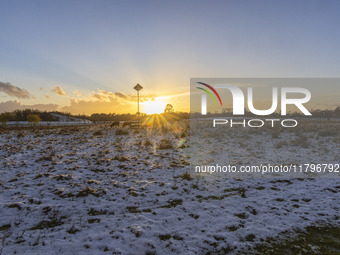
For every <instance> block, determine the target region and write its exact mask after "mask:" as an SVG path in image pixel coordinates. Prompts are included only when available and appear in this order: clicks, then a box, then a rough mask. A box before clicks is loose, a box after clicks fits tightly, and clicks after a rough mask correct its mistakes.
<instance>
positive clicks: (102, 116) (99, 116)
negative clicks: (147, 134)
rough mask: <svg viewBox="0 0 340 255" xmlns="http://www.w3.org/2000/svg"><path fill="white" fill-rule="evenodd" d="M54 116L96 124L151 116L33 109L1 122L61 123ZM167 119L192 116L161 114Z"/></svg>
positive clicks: (0, 118)
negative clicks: (34, 119)
mask: <svg viewBox="0 0 340 255" xmlns="http://www.w3.org/2000/svg"><path fill="white" fill-rule="evenodd" d="M53 114H59V115H64V116H68V117H75V118H79V119H87V120H91V121H94V122H98V121H133V120H136V119H137V118H141V119H145V118H147V117H148V116H149V115H146V114H145V113H142V114H140V115H139V116H137V115H136V114H130V113H124V114H117V113H93V114H91V115H90V116H88V115H72V114H71V113H69V112H58V111H53V112H46V111H45V112H41V111H39V110H32V109H25V110H16V111H14V112H5V113H1V114H0V122H2V123H6V122H8V121H27V120H28V116H30V115H37V116H39V117H40V120H41V121H59V117H57V116H54V115H53ZM159 115H160V116H163V117H165V118H170V119H189V117H190V114H189V113H187V112H173V113H162V114H159Z"/></svg>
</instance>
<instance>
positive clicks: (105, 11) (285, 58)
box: [0, 0, 340, 114]
mask: <svg viewBox="0 0 340 255" xmlns="http://www.w3.org/2000/svg"><path fill="white" fill-rule="evenodd" d="M0 10H1V16H0V112H4V111H12V110H14V109H23V108H36V109H39V110H60V111H67V112H71V113H73V114H91V113H96V112H103V113H109V112H115V113H127V112H130V113H135V112H136V111H137V110H136V102H135V101H136V92H135V91H134V90H133V87H134V86H135V85H136V84H137V83H139V84H141V85H142V86H143V87H144V89H143V90H142V91H141V100H142V104H146V105H147V103H146V102H149V101H150V100H156V101H157V100H160V101H162V102H164V103H171V104H172V105H173V106H174V109H175V110H176V111H188V110H189V106H190V103H189V101H190V99H189V92H190V78H200V77H210V78H214V77H225V78H252V77H255V78H257V77H339V70H340V47H339V45H340V33H339V27H340V15H339V13H340V2H339V1H315V0H305V1H303V0H297V1H292V0H288V1H287V0H285V1H279V0H277V1H272V0H268V1H265V0H251V1H245V0H241V1H238V0H235V1H186V0H182V1H175V0H173V1H147V0H146V1H128V0H127V1H121V0H115V1H113V0H110V1H105V0H99V1H94V0H92V1H87V0H81V1H80V0H79V1H74V0H67V1H63V0H59V1H32V0H21V1H17V0H1V1H0ZM333 98H334V97H333ZM338 99H339V98H338V97H337V98H335V100H338ZM338 101H340V100H338ZM330 103H331V105H332V106H334V104H335V102H330ZM155 105H158V104H155ZM149 106H150V105H149ZM142 111H143V108H142Z"/></svg>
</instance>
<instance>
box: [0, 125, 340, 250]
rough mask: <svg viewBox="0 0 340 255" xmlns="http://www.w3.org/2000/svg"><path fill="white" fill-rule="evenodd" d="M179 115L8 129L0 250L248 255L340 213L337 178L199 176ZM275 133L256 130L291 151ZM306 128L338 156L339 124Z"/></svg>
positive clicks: (1, 157) (3, 147) (1, 162)
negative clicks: (171, 122) (135, 124)
mask: <svg viewBox="0 0 340 255" xmlns="http://www.w3.org/2000/svg"><path fill="white" fill-rule="evenodd" d="M182 124H183V125H182ZM182 124H181V125H178V126H177V127H176V128H174V129H173V130H168V129H164V130H162V131H157V130H156V131H155V130H154V131H152V130H145V129H142V130H140V131H137V132H135V131H133V130H128V129H118V130H119V131H117V129H109V128H108V127H107V126H104V125H95V126H86V127H65V128H51V129H36V130H34V129H22V130H2V133H1V134H0V139H1V144H0V171H1V174H0V176H1V179H0V192H1V193H0V202H1V207H0V238H1V240H0V242H1V243H0V253H1V254H229V253H230V254H250V253H251V252H254V250H253V247H254V246H255V245H256V244H259V243H264V242H266V239H267V238H268V237H272V238H278V239H279V238H284V236H287V235H288V236H289V235H291V233H294V230H295V229H303V228H305V227H306V226H308V225H316V224H319V225H320V224H321V225H322V224H333V225H336V224H339V212H340V208H339V200H340V180H339V179H323V178H318V179H301V178H295V179H282V178H281V179H243V180H242V179H230V178H228V176H227V175H225V174H214V175H195V174H193V173H192V172H191V171H190V166H189V162H190V160H189V156H188V150H189V149H190V147H187V146H186V143H185V140H184V138H185V137H186V136H187V135H188V132H189V131H188V130H189V128H188V127H187V124H185V123H182ZM270 132H272V131H268V132H267V131H263V132H261V133H260V134H257V135H256V137H255V138H254V139H259V137H260V139H262V140H265V139H268V140H272V139H276V140H275V146H274V147H277V149H280V150H284V148H282V147H284V146H285V144H284V142H287V137H286V136H287V134H286V133H285V132H281V133H279V134H276V135H275V138H273V135H272V133H270ZM313 132H314V133H313ZM307 136H308V137H309V138H308V141H309V142H311V144H313V143H314V142H315V141H319V142H320V143H322V144H324V143H325V141H326V143H325V144H328V143H331V145H330V146H331V147H330V148H332V149H330V150H329V154H330V155H331V158H332V159H334V158H335V159H339V140H338V138H337V137H334V134H332V135H330V136H328V135H325V136H322V137H321V138H320V139H316V138H315V136H318V134H317V133H316V131H313V130H311V131H310V134H308V135H307ZM233 137H236V136H233ZM290 137H291V136H290ZM296 137H299V134H297V136H296ZM235 139H236V138H235ZM238 139H239V140H238V142H239V143H242V140H240V139H241V138H238ZM244 139H245V140H246V141H251V139H252V136H248V137H246V138H244ZM281 142H282V143H281ZM302 142H304V141H302ZM249 144H251V142H250V143H249ZM296 146H300V145H299V144H298V145H296ZM301 146H302V147H303V149H306V148H305V146H304V145H303V144H302V145H301ZM296 148H297V149H296V150H299V147H296ZM208 149H209V148H208ZM243 149H244V147H243ZM243 149H242V150H243ZM311 150H312V149H311ZM246 151H253V149H252V148H249V150H247V149H245V152H246ZM319 155H320V157H321V158H322V157H323V155H322V154H319ZM249 160H251V159H249ZM274 160H275V159H274Z"/></svg>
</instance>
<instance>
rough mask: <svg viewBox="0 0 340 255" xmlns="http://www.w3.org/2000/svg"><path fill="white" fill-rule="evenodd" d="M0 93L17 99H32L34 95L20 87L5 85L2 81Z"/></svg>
mask: <svg viewBox="0 0 340 255" xmlns="http://www.w3.org/2000/svg"><path fill="white" fill-rule="evenodd" d="M0 91H2V92H4V93H6V94H7V95H9V96H11V97H17V98H23V99H26V98H32V95H31V94H30V93H29V92H28V91H27V90H25V89H21V88H19V87H16V86H14V85H12V84H10V83H9V82H7V83H4V82H1V81H0Z"/></svg>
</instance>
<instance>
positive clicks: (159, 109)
mask: <svg viewBox="0 0 340 255" xmlns="http://www.w3.org/2000/svg"><path fill="white" fill-rule="evenodd" d="M165 106H166V102H164V101H163V100H161V99H159V98H156V99H155V100H152V101H147V102H144V103H142V107H143V112H145V113H146V114H155V113H163V112H164V109H165Z"/></svg>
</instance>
